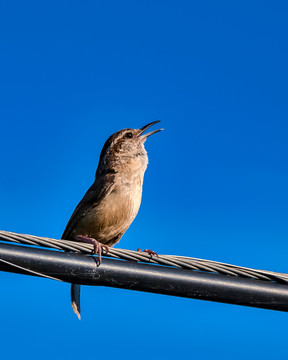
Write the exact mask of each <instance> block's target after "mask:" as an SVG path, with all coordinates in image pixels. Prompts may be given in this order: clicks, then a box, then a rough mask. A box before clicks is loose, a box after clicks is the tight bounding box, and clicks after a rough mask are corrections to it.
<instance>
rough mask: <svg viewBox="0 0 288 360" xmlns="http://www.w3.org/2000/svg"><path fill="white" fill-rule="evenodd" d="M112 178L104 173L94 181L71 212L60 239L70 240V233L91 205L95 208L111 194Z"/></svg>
mask: <svg viewBox="0 0 288 360" xmlns="http://www.w3.org/2000/svg"><path fill="white" fill-rule="evenodd" d="M114 177H115V175H114V173H108V174H107V173H106V174H103V175H102V176H99V177H97V178H96V179H95V181H94V183H93V184H92V185H91V187H90V188H89V189H88V191H87V192H86V194H85V195H84V197H83V199H82V200H81V201H80V202H79V204H78V205H77V206H76V208H75V210H74V211H73V214H72V215H71V217H70V219H69V221H68V223H67V225H66V228H65V230H64V232H63V235H62V237H61V239H66V240H71V239H69V237H70V235H71V231H72V230H73V229H74V227H75V226H76V224H77V223H78V221H79V220H80V219H81V218H82V217H83V216H85V214H86V212H87V210H88V209H89V208H90V207H91V205H92V204H93V206H97V204H98V203H99V202H100V201H101V200H102V199H104V198H105V197H106V196H107V195H108V194H109V193H110V192H111V190H112V187H113V184H114Z"/></svg>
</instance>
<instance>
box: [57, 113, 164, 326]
mask: <svg viewBox="0 0 288 360" xmlns="http://www.w3.org/2000/svg"><path fill="white" fill-rule="evenodd" d="M157 123H159V120H157V121H153V122H151V123H149V124H147V125H145V126H143V127H141V128H140V129H130V128H127V129H122V130H120V131H117V132H115V133H114V134H112V135H111V136H110V137H109V138H108V139H107V141H106V142H105V144H104V146H103V148H102V151H101V153H100V158H99V162H98V167H97V170H96V174H95V180H94V183H93V184H92V185H91V186H90V188H89V189H88V191H87V192H86V194H85V195H84V197H83V198H82V200H81V201H80V202H79V204H78V205H77V206H76V208H75V210H74V212H73V213H72V215H71V217H70V219H69V221H68V223H67V225H66V228H65V230H64V232H63V235H62V237H61V239H65V240H74V241H80V242H85V243H90V244H92V245H93V253H94V254H96V255H98V264H97V266H99V265H100V264H101V255H102V253H107V252H108V251H109V247H112V246H114V245H115V244H117V243H118V242H119V241H120V239H121V237H122V236H123V234H124V233H125V232H126V230H127V229H128V228H129V226H130V225H131V223H132V222H133V220H134V219H135V217H136V215H137V213H138V210H139V207H140V204H141V199H142V187H143V179H144V173H145V171H146V168H147V165H148V155H147V151H146V149H145V147H144V143H145V141H146V140H147V138H148V137H149V136H151V135H153V134H156V133H158V132H159V131H161V130H163V129H157V130H153V131H150V132H148V133H145V131H146V130H147V129H149V128H150V127H151V126H153V125H155V124H157ZM138 250H140V249H138ZM144 251H145V252H148V253H149V254H150V255H157V254H156V253H155V252H154V251H152V250H148V249H146V250H144ZM71 304H72V308H73V310H74V312H75V313H76V315H77V316H78V318H79V320H80V319H81V310H80V285H78V284H71Z"/></svg>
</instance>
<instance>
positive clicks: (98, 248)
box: [77, 235, 109, 266]
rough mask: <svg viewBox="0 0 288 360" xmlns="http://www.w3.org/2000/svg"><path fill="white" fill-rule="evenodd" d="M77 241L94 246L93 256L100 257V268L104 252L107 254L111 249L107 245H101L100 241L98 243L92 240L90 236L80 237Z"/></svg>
mask: <svg viewBox="0 0 288 360" xmlns="http://www.w3.org/2000/svg"><path fill="white" fill-rule="evenodd" d="M77 240H79V241H83V242H86V243H88V244H92V245H93V250H92V254H94V255H98V264H97V266H99V265H100V264H101V261H102V253H103V250H105V254H107V253H108V252H109V247H108V246H107V245H104V244H102V243H100V242H99V241H97V240H95V239H93V238H90V237H88V236H82V235H78V236H77Z"/></svg>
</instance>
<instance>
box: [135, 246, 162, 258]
mask: <svg viewBox="0 0 288 360" xmlns="http://www.w3.org/2000/svg"><path fill="white" fill-rule="evenodd" d="M137 251H139V252H146V253H147V254H149V255H150V256H152V255H155V256H157V257H159V256H158V254H157V253H156V252H155V251H153V250H150V249H146V250H143V251H142V250H141V249H140V248H138V249H137Z"/></svg>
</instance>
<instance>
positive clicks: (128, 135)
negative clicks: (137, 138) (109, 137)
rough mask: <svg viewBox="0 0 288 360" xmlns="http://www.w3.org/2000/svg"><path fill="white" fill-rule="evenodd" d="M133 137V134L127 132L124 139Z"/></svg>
mask: <svg viewBox="0 0 288 360" xmlns="http://www.w3.org/2000/svg"><path fill="white" fill-rule="evenodd" d="M132 137H133V134H132V133H131V132H127V133H126V134H125V138H128V139H131V138H132Z"/></svg>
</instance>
